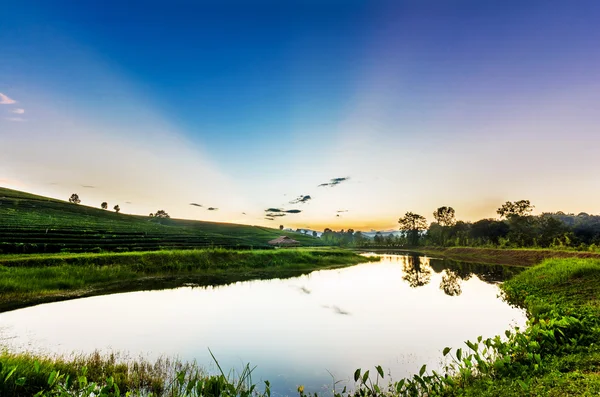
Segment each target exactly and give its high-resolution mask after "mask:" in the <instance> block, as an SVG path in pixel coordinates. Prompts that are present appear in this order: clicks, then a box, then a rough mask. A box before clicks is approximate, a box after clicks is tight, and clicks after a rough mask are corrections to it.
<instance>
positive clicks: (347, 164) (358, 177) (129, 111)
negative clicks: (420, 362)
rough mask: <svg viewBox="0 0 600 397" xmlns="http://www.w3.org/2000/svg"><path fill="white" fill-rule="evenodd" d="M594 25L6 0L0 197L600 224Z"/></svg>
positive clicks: (365, 219)
mask: <svg viewBox="0 0 600 397" xmlns="http://www.w3.org/2000/svg"><path fill="white" fill-rule="evenodd" d="M598 20H600V2H598V1H577V0H575V1H573V0H571V1H553V0H545V1H535V0H531V1H511V0H508V1H506V0H505V1H492V0H490V1H466V0H465V1H462V0H451V1H448V0H439V1H433V0H424V1H416V0H411V1H402V0H396V1H378V0H370V1H366V0H365V1H355V0H344V1H342V0H321V1H316V0H303V1H300V0H290V1H285V2H282V1H266V0H257V1H232V0H224V1H216V0H212V1H201V0H198V1H191V0H189V1H182V0H172V1H169V2H167V1H144V2H135V1H131V2H125V3H124V2H119V1H112V0H105V1H103V2H80V1H75V0H73V1H61V0H57V1H53V2H48V1H42V0H40V1H28V0H23V1H18V2H17V1H1V0H0V186H4V187H9V188H13V189H18V190H24V191H28V192H32V193H37V194H42V195H47V196H50V197H55V198H61V199H65V200H66V199H68V197H69V196H70V195H71V194H72V193H77V194H78V195H79V197H80V199H81V201H82V204H84V205H90V206H95V207H99V206H100V203H101V202H103V201H106V202H108V204H109V208H112V206H113V205H115V204H118V205H119V206H120V207H121V212H123V213H132V214H148V213H150V212H155V211H157V210H158V209H164V210H165V211H167V212H168V213H169V214H170V215H171V217H176V218H188V219H198V220H208V221H219V222H236V223H244V224H253V225H264V226H271V227H278V226H279V225H280V224H283V225H284V226H285V227H291V228H310V229H316V230H323V228H325V227H330V228H332V229H336V230H338V229H342V228H350V227H351V228H354V229H355V230H362V231H368V230H371V229H377V230H388V229H395V228H397V227H398V224H397V222H398V218H399V217H400V216H402V215H403V214H404V213H405V212H407V211H412V212H417V213H420V214H422V215H424V216H425V217H426V218H427V219H428V220H429V221H432V220H433V217H432V212H433V211H434V210H435V209H436V208H437V207H440V206H452V207H454V208H455V209H456V214H457V218H459V219H462V220H468V221H469V220H470V221H473V220H477V219H481V218H484V217H495V216H496V213H495V210H496V209H497V208H498V207H499V206H500V205H501V204H502V203H504V202H505V201H508V200H510V201H515V200H521V199H528V200H530V201H531V202H532V203H533V204H534V205H535V207H536V212H537V213H541V212H546V211H559V210H561V211H564V212H574V213H578V212H582V211H585V212H588V213H591V214H597V213H600V200H599V196H600V183H598V172H599V171H600V156H599V155H598V147H600V111H599V109H600V45H598V43H599V42H600V27H599V26H598V23H597V22H598ZM336 178H338V179H336ZM319 185H322V186H319ZM305 196H310V199H307V198H305ZM298 198H304V200H303V201H302V202H295V203H292V202H294V200H297V199H298ZM191 203H195V204H199V205H201V206H196V205H190V204H191ZM209 208H212V209H209ZM269 208H274V209H280V210H282V211H287V210H299V211H300V212H297V211H296V212H295V213H287V212H279V213H275V214H284V215H285V216H281V217H272V219H273V220H269V219H266V218H267V216H266V215H267V212H265V210H267V209H269ZM271 214H274V213H273V212H271Z"/></svg>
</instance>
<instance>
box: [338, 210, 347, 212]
mask: <svg viewBox="0 0 600 397" xmlns="http://www.w3.org/2000/svg"><path fill="white" fill-rule="evenodd" d="M337 212H348V210H337Z"/></svg>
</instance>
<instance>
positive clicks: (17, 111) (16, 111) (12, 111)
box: [10, 108, 25, 114]
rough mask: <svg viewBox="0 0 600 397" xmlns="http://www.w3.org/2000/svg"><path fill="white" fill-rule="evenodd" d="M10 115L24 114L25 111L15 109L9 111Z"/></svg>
mask: <svg viewBox="0 0 600 397" xmlns="http://www.w3.org/2000/svg"><path fill="white" fill-rule="evenodd" d="M10 112H11V113H16V114H23V113H25V109H21V108H16V109H13V110H11V111H10Z"/></svg>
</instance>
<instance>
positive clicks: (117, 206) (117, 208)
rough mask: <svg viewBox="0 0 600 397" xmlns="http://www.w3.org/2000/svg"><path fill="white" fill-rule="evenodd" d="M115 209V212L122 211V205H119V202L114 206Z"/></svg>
mask: <svg viewBox="0 0 600 397" xmlns="http://www.w3.org/2000/svg"><path fill="white" fill-rule="evenodd" d="M113 210H115V212H116V213H117V214H118V213H119V211H121V207H119V205H118V204H117V205H115V206H114V207H113Z"/></svg>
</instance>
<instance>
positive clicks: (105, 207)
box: [100, 201, 108, 210]
mask: <svg viewBox="0 0 600 397" xmlns="http://www.w3.org/2000/svg"><path fill="white" fill-rule="evenodd" d="M100 208H102V209H103V210H105V209H108V203H107V202H106V201H104V202H102V204H100Z"/></svg>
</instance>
